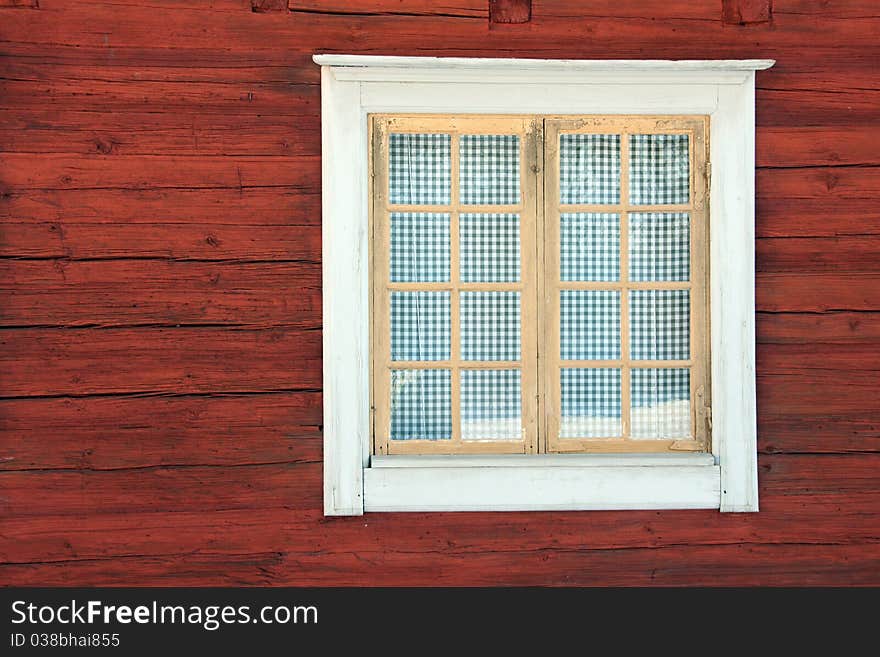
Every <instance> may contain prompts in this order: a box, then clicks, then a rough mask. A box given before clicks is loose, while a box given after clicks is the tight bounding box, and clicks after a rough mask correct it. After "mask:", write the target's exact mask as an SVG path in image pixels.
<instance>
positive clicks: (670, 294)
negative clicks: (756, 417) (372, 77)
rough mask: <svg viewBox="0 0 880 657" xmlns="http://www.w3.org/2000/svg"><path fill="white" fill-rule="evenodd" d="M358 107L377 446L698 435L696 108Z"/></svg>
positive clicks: (490, 446) (703, 298)
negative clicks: (445, 110)
mask: <svg viewBox="0 0 880 657" xmlns="http://www.w3.org/2000/svg"><path fill="white" fill-rule="evenodd" d="M371 120H372V126H373V140H372V150H373V156H372V157H373V160H372V161H373V165H374V166H373V177H374V178H373V197H372V201H373V203H372V222H373V224H372V225H373V253H372V255H373V266H372V272H373V284H374V285H373V336H372V337H373V397H372V405H373V410H374V450H375V453H377V454H398V453H474V452H485V453H509V452H519V453H534V452H544V451H546V452H594V451H603V452H609V451H614V452H619V451H635V452H646V451H670V450H673V451H678V450H692V451H696V450H706V449H708V440H709V436H708V434H709V431H708V422H707V418H706V412H707V410H706V409H707V407H708V391H709V382H708V373H709V367H708V358H709V354H708V346H707V345H708V341H707V332H708V299H707V280H706V279H707V266H708V262H707V259H708V258H707V252H706V251H707V245H708V236H707V232H708V228H707V216H706V207H707V199H706V188H705V178H704V176H703V175H698V174H702V172H704V171H705V162H706V152H707V144H706V139H707V134H706V133H707V119H706V117H702V116H699V117H668V116H665V117H577V118H570V117H565V118H561V117H547V118H543V117H515V118H510V117H487V116H483V117H465V116H447V117H419V116H399V115H395V116H389V115H386V116H380V115H374V116H373V117H371ZM539 162H541V163H542V164H543V166H538V163H539ZM542 197H543V203H541V198H542ZM435 247H436V248H435ZM432 249H435V250H432ZM447 254H448V256H447ZM539 263H540V266H539ZM402 271H405V273H403V274H401V272H402ZM398 299H399V300H398ZM403 299H407V302H408V304H409V305H408V306H406V308H407V312H406V313H401V311H400V308H402V307H404V306H405V305H406V304H405V303H404V302H403ZM397 345H405V348H401V349H398V348H397ZM517 427H519V430H517Z"/></svg>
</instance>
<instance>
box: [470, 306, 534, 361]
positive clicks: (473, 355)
mask: <svg viewBox="0 0 880 657" xmlns="http://www.w3.org/2000/svg"><path fill="white" fill-rule="evenodd" d="M460 312H461V358H462V360H519V357H520V321H519V292H462V293H461V310H460Z"/></svg>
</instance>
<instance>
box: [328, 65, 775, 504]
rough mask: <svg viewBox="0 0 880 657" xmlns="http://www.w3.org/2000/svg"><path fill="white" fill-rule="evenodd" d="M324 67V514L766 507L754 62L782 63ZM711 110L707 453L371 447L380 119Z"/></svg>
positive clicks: (696, 112) (661, 112) (657, 112)
mask: <svg viewBox="0 0 880 657" xmlns="http://www.w3.org/2000/svg"><path fill="white" fill-rule="evenodd" d="M314 61H315V63H317V64H319V65H320V66H321V132H322V174H323V182H322V194H323V197H322V198H323V201H322V203H323V222H322V236H323V247H322V257H323V304H324V326H323V329H324V513H325V515H360V514H362V513H364V512H365V511H503V510H566V509H571V510H588V509H686V508H713V509H720V510H721V511H757V510H758V468H757V465H758V464H757V427H756V407H755V274H754V269H755V268H754V255H755V227H754V224H755V221H754V206H755V152H754V151H755V71H759V70H763V69H766V68H769V67H770V66H772V65H773V64H774V63H775V62H774V61H773V60H689V61H661V60H536V59H474V58H457V57H456V58H453V57H449V58H437V57H384V56H361V55H315V57H314ZM374 112H375V113H378V112H382V113H395V112H399V113H410V114H411V113H435V114H462V113H467V114H553V115H560V114H676V115H680V114H708V115H709V116H710V130H709V134H710V140H709V141H710V152H709V160H708V161H709V166H710V167H711V168H710V173H711V177H710V180H711V193H710V206H709V214H710V271H711V273H710V283H709V289H710V305H711V358H712V365H711V371H712V416H711V418H712V453H711V454H694V453H682V454H644V455H642V454H621V455H603V454H536V455H499V456H473V457H472V456H464V455H457V456H372V455H371V450H370V446H371V413H370V352H369V350H370V275H371V273H370V255H369V254H370V240H369V188H370V184H369V183H370V181H369V170H370V169H369V162H368V148H367V146H368V140H369V128H368V121H367V116H368V114H370V113H374Z"/></svg>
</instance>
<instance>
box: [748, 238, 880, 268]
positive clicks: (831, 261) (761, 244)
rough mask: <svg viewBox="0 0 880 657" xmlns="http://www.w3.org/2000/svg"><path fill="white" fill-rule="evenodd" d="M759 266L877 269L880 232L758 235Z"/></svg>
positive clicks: (878, 265)
mask: <svg viewBox="0 0 880 657" xmlns="http://www.w3.org/2000/svg"><path fill="white" fill-rule="evenodd" d="M755 268H756V270H757V271H760V272H822V271H838V272H842V271H863V272H870V271H877V270H878V269H880V235H864V236H858V237H778V238H766V237H765V238H758V239H757V240H756V241H755Z"/></svg>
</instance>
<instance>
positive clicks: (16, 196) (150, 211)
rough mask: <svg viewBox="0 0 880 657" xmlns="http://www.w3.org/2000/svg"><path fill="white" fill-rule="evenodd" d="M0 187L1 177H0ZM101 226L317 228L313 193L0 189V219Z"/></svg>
mask: <svg viewBox="0 0 880 657" xmlns="http://www.w3.org/2000/svg"><path fill="white" fill-rule="evenodd" d="M0 185H2V178H0ZM3 219H14V220H29V221H54V222H58V221H62V222H64V221H70V220H77V219H79V220H88V221H89V222H100V223H106V224H122V223H135V224H144V223H146V224H150V223H154V222H159V223H204V224H207V223H211V224H220V225H230V226H252V225H280V226H283V225H291V226H302V225H315V226H320V225H321V197H320V190H319V189H306V190H303V189H299V188H296V187H241V188H238V189H235V188H232V189H172V188H162V189H155V188H154V189H102V190H101V192H100V193H97V192H95V191H94V190H51V189H50V190H22V191H15V190H11V191H3V190H2V188H0V220H3Z"/></svg>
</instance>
